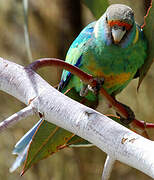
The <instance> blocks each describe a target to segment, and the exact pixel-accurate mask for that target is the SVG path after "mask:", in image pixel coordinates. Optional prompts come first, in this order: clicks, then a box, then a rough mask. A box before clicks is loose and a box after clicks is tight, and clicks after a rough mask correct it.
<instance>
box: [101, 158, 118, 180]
mask: <svg viewBox="0 0 154 180" xmlns="http://www.w3.org/2000/svg"><path fill="white" fill-rule="evenodd" d="M114 163H115V158H113V157H111V156H109V155H107V158H106V161H105V164H104V169H103V174H102V180H108V179H109V178H110V175H111V171H112V168H113V165H114Z"/></svg>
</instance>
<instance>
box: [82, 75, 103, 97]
mask: <svg viewBox="0 0 154 180" xmlns="http://www.w3.org/2000/svg"><path fill="white" fill-rule="evenodd" d="M94 80H96V82H97V83H96V86H95V87H91V86H90V85H87V84H84V85H83V88H82V89H81V91H80V96H82V97H84V96H86V95H87V94H88V91H92V92H93V93H94V94H95V95H98V93H99V90H100V89H101V87H102V85H103V83H104V78H102V77H101V78H98V77H97V78H94Z"/></svg>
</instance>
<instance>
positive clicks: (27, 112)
mask: <svg viewBox="0 0 154 180" xmlns="http://www.w3.org/2000/svg"><path fill="white" fill-rule="evenodd" d="M34 113H35V112H34V110H33V108H32V106H31V105H29V106H27V107H25V108H24V109H22V110H21V111H19V112H17V113H15V114H13V115H12V116H10V117H9V118H7V119H5V120H4V121H2V122H1V123H0V132H1V131H2V130H5V129H6V128H9V127H11V126H12V125H14V124H15V123H17V122H19V121H20V120H22V119H25V118H26V117H29V116H32V115H33V114H34Z"/></svg>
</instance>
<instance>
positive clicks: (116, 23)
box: [106, 4, 134, 44]
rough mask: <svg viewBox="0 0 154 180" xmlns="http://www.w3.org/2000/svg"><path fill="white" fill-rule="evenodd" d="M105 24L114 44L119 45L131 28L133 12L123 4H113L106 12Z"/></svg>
mask: <svg viewBox="0 0 154 180" xmlns="http://www.w3.org/2000/svg"><path fill="white" fill-rule="evenodd" d="M106 22H107V24H108V26H109V28H110V31H111V37H112V38H113V42H114V44H119V43H120V42H121V41H122V40H123V39H125V36H126V35H127V34H128V33H129V32H130V30H131V29H132V27H133V24H134V13H133V10H132V9H131V8H130V7H129V6H126V5H123V4H113V5H111V6H109V7H108V8H107V10H106Z"/></svg>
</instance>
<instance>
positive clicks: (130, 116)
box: [116, 102, 135, 125]
mask: <svg viewBox="0 0 154 180" xmlns="http://www.w3.org/2000/svg"><path fill="white" fill-rule="evenodd" d="M118 103H119V102H118ZM120 104H121V105H122V106H123V107H124V109H125V110H126V111H127V113H128V117H127V118H124V117H122V116H121V115H120V114H119V113H117V112H116V114H117V115H118V116H119V117H120V121H121V122H122V123H123V124H124V125H128V124H130V123H131V122H132V121H133V120H134V119H135V114H134V112H133V111H132V110H131V108H130V107H129V106H127V105H125V104H122V103H120Z"/></svg>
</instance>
